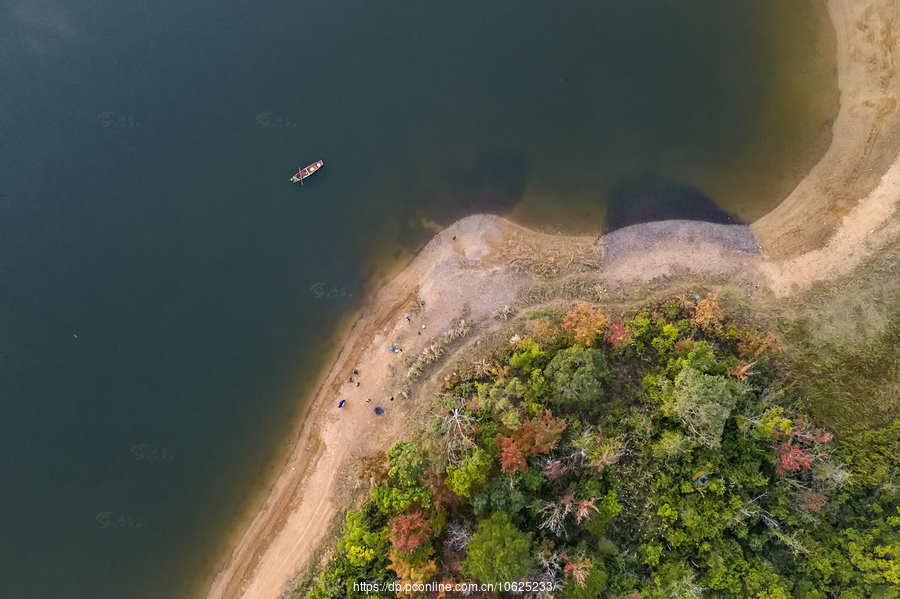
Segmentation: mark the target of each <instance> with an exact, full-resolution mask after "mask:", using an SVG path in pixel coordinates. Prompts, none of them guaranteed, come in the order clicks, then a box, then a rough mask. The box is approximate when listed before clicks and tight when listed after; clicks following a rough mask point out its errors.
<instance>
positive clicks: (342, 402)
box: [338, 399, 347, 408]
mask: <svg viewBox="0 0 900 599" xmlns="http://www.w3.org/2000/svg"><path fill="white" fill-rule="evenodd" d="M345 401H347V400H346V399H342V400H341V403H339V404H338V407H339V408H343V407H344V402H345Z"/></svg>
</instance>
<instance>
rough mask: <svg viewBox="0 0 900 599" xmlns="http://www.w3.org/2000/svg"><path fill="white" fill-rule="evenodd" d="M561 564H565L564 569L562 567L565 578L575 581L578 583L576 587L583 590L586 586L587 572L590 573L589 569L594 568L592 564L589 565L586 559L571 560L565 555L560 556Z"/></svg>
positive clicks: (589, 561)
mask: <svg viewBox="0 0 900 599" xmlns="http://www.w3.org/2000/svg"><path fill="white" fill-rule="evenodd" d="M562 558H563V563H565V567H563V573H564V574H565V575H566V576H569V577H571V578H574V579H575V582H576V583H578V586H580V587H581V588H584V587H585V585H586V582H585V581H586V580H587V576H588V572H590V570H591V568H593V567H594V564H592V563H591V560H589V559H588V558H586V557H582V558H575V559H571V558H569V556H568V555H567V554H565V553H563V554H562Z"/></svg>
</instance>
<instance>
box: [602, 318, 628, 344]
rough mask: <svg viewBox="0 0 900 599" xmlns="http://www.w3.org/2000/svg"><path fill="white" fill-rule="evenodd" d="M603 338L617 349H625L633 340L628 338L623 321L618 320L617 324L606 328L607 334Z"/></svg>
mask: <svg viewBox="0 0 900 599" xmlns="http://www.w3.org/2000/svg"><path fill="white" fill-rule="evenodd" d="M603 338H604V339H606V342H607V343H609V344H610V345H611V346H613V347H614V348H616V349H618V348H620V347H625V346H626V345H628V344H629V343H631V338H630V337H629V336H628V329H626V328H625V325H624V324H622V321H621V320H617V321H616V322H614V323H612V324H611V325H609V326H608V327H606V332H604V333H603Z"/></svg>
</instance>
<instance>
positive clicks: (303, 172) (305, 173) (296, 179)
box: [291, 160, 325, 185]
mask: <svg viewBox="0 0 900 599" xmlns="http://www.w3.org/2000/svg"><path fill="white" fill-rule="evenodd" d="M323 164H325V163H324V162H322V161H321V160H319V161H318V162H315V163H313V164H310V165H309V166H308V167H306V168H301V169H300V170H299V171H297V174H296V175H294V176H293V177H291V183H299V184H300V185H303V180H304V179H306V178H307V177H309V176H310V175H312V174H313V173H314V172H316V171H317V170H319V169H320V168H322V165H323Z"/></svg>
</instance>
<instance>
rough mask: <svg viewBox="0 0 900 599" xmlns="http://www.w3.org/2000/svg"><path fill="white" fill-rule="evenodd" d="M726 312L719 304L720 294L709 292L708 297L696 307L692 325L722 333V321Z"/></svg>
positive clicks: (711, 331) (707, 330)
mask: <svg viewBox="0 0 900 599" xmlns="http://www.w3.org/2000/svg"><path fill="white" fill-rule="evenodd" d="M724 318H725V312H724V310H722V308H721V306H719V294H718V293H707V294H706V297H705V298H703V299H702V300H700V301H698V302H697V305H696V307H694V316H693V318H691V325H693V326H695V327H697V328H698V329H701V330H703V331H706V332H707V333H719V334H721V333H722V330H723V329H722V321H723V319H724Z"/></svg>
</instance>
